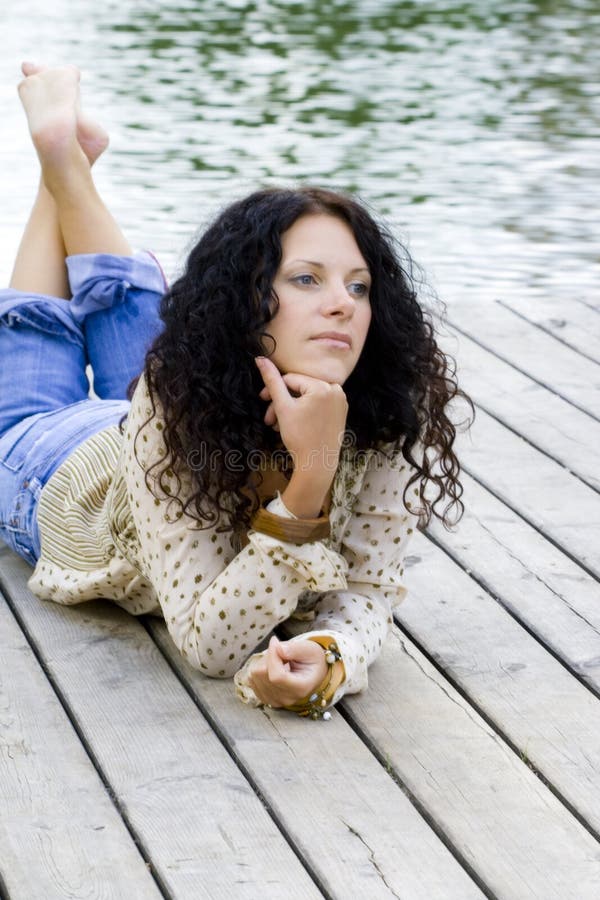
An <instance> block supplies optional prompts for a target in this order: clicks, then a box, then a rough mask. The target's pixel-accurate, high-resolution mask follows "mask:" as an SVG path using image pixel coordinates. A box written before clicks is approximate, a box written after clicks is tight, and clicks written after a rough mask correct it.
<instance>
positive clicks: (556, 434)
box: [445, 313, 600, 490]
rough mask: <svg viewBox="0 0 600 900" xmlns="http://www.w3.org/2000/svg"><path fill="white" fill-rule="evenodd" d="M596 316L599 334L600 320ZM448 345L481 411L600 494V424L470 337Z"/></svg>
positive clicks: (459, 373) (462, 381)
mask: <svg viewBox="0 0 600 900" xmlns="http://www.w3.org/2000/svg"><path fill="white" fill-rule="evenodd" d="M590 314H591V315H592V313H590ZM593 315H596V317H597V318H598V327H599V328H600V317H598V316H597V314H596V313H593ZM445 344H446V345H447V346H448V347H449V349H450V351H451V352H452V353H453V354H454V355H455V356H456V357H457V361H458V375H459V379H460V382H461V384H462V386H463V388H464V389H465V390H466V391H467V393H469V394H470V395H471V397H472V399H473V400H474V401H475V402H476V404H477V406H478V407H480V408H481V409H482V410H484V411H485V412H487V413H489V414H490V415H492V416H494V417H495V418H497V419H498V420H499V421H500V422H501V423H503V424H504V425H506V426H507V427H508V428H511V429H512V430H513V431H515V432H516V433H517V434H519V435H521V436H522V437H524V438H525V439H526V440H528V441H530V442H531V443H532V444H533V445H534V446H535V447H537V448H538V449H540V450H542V451H543V452H544V453H546V454H547V455H548V456H550V457H552V458H553V459H555V460H557V461H558V462H560V463H562V465H563V466H565V468H567V469H568V470H569V471H571V472H573V473H574V474H575V475H577V476H578V477H579V478H581V479H583V480H584V481H585V482H586V483H587V484H589V485H591V486H592V487H594V488H596V489H597V490H600V466H599V465H598V455H599V449H598V448H600V422H599V421H596V420H595V419H592V418H591V417H590V416H588V415H587V414H586V413H584V412H582V411H581V410H579V409H577V408H576V407H575V406H573V405H572V404H571V403H568V402H567V401H566V400H563V399H562V397H559V396H558V395H557V394H554V393H552V392H551V391H549V390H547V388H545V387H542V385H540V384H538V383H537V382H535V381H532V380H531V378H528V377H527V376H526V375H524V374H523V373H522V372H519V371H518V369H515V368H514V367H513V366H511V365H509V364H508V363H506V362H503V360H501V359H499V358H498V357H497V356H495V355H494V354H493V353H491V352H490V351H489V350H485V349H484V348H483V347H482V346H480V345H479V344H478V343H476V341H473V340H472V339H471V338H469V337H467V336H466V335H459V336H458V339H457V340H450V339H448V338H447V339H446V340H445ZM492 449H493V448H492Z"/></svg>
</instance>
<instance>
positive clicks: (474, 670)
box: [398, 535, 600, 850]
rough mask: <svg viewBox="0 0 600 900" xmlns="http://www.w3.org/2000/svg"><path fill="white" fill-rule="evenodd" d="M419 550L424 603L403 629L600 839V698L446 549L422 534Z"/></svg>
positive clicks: (599, 642) (405, 611)
mask: <svg viewBox="0 0 600 900" xmlns="http://www.w3.org/2000/svg"><path fill="white" fill-rule="evenodd" d="M413 546H414V551H413V552H414V555H413V556H412V557H411V559H412V560H413V565H411V567H410V569H409V570H408V577H407V582H408V585H409V589H410V590H411V592H412V595H413V597H415V598H418V599H417V602H413V603H410V602H408V603H406V604H404V606H402V607H400V609H399V610H398V621H400V622H401V623H402V625H404V626H406V627H407V628H408V629H409V631H410V634H411V636H412V637H414V638H415V639H416V640H418V642H419V645H420V646H421V647H423V648H424V649H425V650H426V651H427V653H428V654H429V655H431V656H432V657H433V658H435V660H436V663H437V664H438V665H439V666H441V667H442V669H443V670H444V672H446V673H448V675H449V676H450V677H451V678H452V680H453V681H454V683H455V684H457V685H458V686H459V687H460V688H461V689H462V690H463V691H465V692H466V693H467V695H468V697H469V699H470V700H471V701H472V702H473V703H475V704H476V705H477V707H478V708H479V709H481V710H482V711H483V712H484V713H485V715H486V717H487V718H488V720H491V721H492V722H493V723H494V725H495V727H496V728H497V729H498V730H499V731H500V732H501V733H502V734H504V735H506V736H507V737H508V739H509V740H510V742H511V743H512V745H513V746H516V747H518V749H519V751H520V752H521V753H522V755H523V757H524V758H527V759H528V760H529V762H530V763H531V764H532V765H533V766H534V767H535V769H536V770H537V771H538V772H540V773H541V775H542V776H543V777H544V778H545V779H546V780H547V781H548V782H549V783H550V784H552V785H553V787H554V788H555V789H556V790H557V791H558V792H559V794H560V795H561V796H562V797H563V798H565V799H566V800H567V802H568V803H569V804H570V805H571V807H572V808H574V809H576V810H577V811H578V813H579V814H580V815H581V817H582V818H584V819H585V820H586V821H587V822H588V823H589V825H590V826H591V828H592V829H593V830H594V831H595V832H596V834H600V699H599V698H598V697H597V696H596V695H594V694H593V693H591V692H590V691H589V690H588V689H587V688H586V687H585V686H584V685H582V684H581V683H580V682H579V681H578V680H577V679H576V678H573V676H572V674H571V673H570V672H569V671H568V670H567V669H565V668H564V666H562V665H561V664H560V662H558V661H557V660H556V659H555V658H554V657H553V656H552V655H551V654H550V653H548V652H547V650H546V649H545V648H544V646H543V645H542V644H540V643H538V641H537V640H535V638H533V637H532V636H531V635H530V634H528V632H527V631H525V630H524V629H523V628H522V627H521V626H520V625H519V623H518V622H516V621H515V620H514V619H513V618H512V617H511V616H510V615H508V613H507V612H506V611H505V610H504V609H503V608H502V606H501V605H500V604H498V603H496V602H495V600H494V599H493V598H492V597H490V595H489V594H487V593H485V592H484V591H483V590H482V589H481V588H480V587H479V586H478V585H477V584H476V583H475V582H473V581H472V580H471V579H470V578H469V576H468V575H467V574H466V573H465V572H464V571H463V570H462V569H461V568H460V567H459V566H458V565H457V564H456V563H454V562H453V561H452V560H451V559H450V558H449V557H448V556H447V555H446V554H445V553H443V551H442V550H440V549H439V548H438V547H435V546H434V545H433V544H432V543H431V542H430V541H427V540H426V538H425V537H423V535H417V539H416V540H415V542H414V545H413ZM595 650H596V656H598V655H600V636H599V635H598V633H596V644H595ZM598 849H599V850H600V846H599V848H598Z"/></svg>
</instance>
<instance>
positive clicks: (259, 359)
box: [254, 356, 265, 368]
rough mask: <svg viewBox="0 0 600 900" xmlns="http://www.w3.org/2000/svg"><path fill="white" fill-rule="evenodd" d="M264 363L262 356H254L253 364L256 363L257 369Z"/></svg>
mask: <svg viewBox="0 0 600 900" xmlns="http://www.w3.org/2000/svg"><path fill="white" fill-rule="evenodd" d="M264 361H265V358H264V356H255V357H254V362H255V363H256V365H257V366H258V367H259V368H260V366H262V364H263V363H264Z"/></svg>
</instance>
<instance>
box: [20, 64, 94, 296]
mask: <svg viewBox="0 0 600 900" xmlns="http://www.w3.org/2000/svg"><path fill="white" fill-rule="evenodd" d="M22 69H23V74H24V75H25V77H27V76H30V75H34V74H39V73H41V72H43V71H44V67H42V66H36V65H34V64H33V63H23V67H22ZM76 130H77V139H78V142H79V145H80V147H81V148H82V150H83V152H84V153H85V155H86V157H87V160H88V162H89V164H90V166H92V165H93V164H94V163H95V162H96V160H97V159H98V157H99V156H100V154H101V153H103V152H104V150H105V149H106V147H107V146H108V135H107V134H106V132H105V131H104V129H103V128H101V127H100V126H99V125H97V124H96V123H95V122H93V121H91V120H90V119H89V118H88V117H86V116H85V115H84V114H83V113H82V111H81V108H80V106H79V105H78V107H77V129H76ZM65 256H66V250H65V245H64V241H63V236H62V231H61V228H60V223H59V220H58V211H57V209H56V203H55V201H54V197H53V196H52V195H51V193H50V192H49V190H48V188H47V187H46V185H45V184H44V181H43V179H40V184H39V188H38V194H37V197H36V199H35V202H34V205H33V209H32V211H31V214H30V216H29V221H28V222H27V225H26V227H25V232H24V234H23V237H22V238H21V243H20V245H19V249H18V251H17V257H16V260H15V264H14V268H13V273H12V276H11V279H10V287H11V288H14V289H16V290H20V291H28V292H30V293H34V294H49V295H50V296H52V297H63V298H65V299H69V297H70V296H71V293H70V288H69V281H68V277H67V268H66V265H65Z"/></svg>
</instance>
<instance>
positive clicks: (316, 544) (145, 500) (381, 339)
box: [0, 64, 462, 718]
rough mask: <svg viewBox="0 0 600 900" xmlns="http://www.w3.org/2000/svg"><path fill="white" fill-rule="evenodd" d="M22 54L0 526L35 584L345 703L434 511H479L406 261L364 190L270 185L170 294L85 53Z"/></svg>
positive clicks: (241, 681)
mask: <svg viewBox="0 0 600 900" xmlns="http://www.w3.org/2000/svg"><path fill="white" fill-rule="evenodd" d="M23 73H24V75H25V79H24V81H23V82H22V83H21V85H20V88H19V90H20V96H21V100H22V103H23V106H24V108H25V112H26V114H27V118H28V123H29V127H30V131H31V134H32V138H33V141H34V145H35V147H36V150H37V153H38V156H39V159H40V163H41V170H42V178H41V183H40V189H39V193H38V196H37V199H36V202H35V204H34V208H33V211H32V214H31V218H30V220H29V223H28V225H27V228H26V231H25V235H24V237H23V241H22V243H21V246H20V248H19V252H18V255H17V261H16V264H15V269H14V272H13V276H12V279H11V285H10V288H9V289H8V290H6V291H4V292H2V293H1V294H0V354H1V359H2V374H1V376H0V462H1V465H0V507H1V509H0V536H1V537H2V538H3V540H4V541H5V542H6V543H7V544H8V545H9V546H10V547H12V548H13V549H14V550H16V551H17V552H18V553H20V554H21V555H22V556H23V557H24V558H25V559H27V560H28V561H29V562H30V563H32V564H33V565H35V569H34V572H33V575H32V576H31V579H30V582H29V584H30V587H31V588H32V590H33V591H34V593H36V594H37V595H38V596H39V597H42V598H45V599H53V600H55V601H56V602H59V603H65V604H68V603H78V602H81V601H84V600H88V599H92V598H95V597H105V598H109V599H112V600H113V601H115V602H116V603H118V604H119V605H120V606H122V607H123V608H125V609H127V610H129V611H130V612H132V613H134V614H142V613H159V614H162V615H163V616H164V618H165V621H166V624H167V627H168V629H169V632H170V634H171V636H172V638H173V640H174V642H175V644H176V645H177V647H178V648H179V650H180V652H181V653H182V654H183V655H184V656H185V657H186V658H187V660H188V661H189V662H190V664H191V665H192V666H194V667H196V668H198V669H199V670H200V671H202V672H204V673H205V674H207V675H209V676H214V677H230V676H235V684H236V690H237V693H238V695H239V697H240V699H242V700H243V701H245V702H248V703H252V704H267V705H269V706H273V707H285V708H287V709H290V710H292V711H295V712H298V713H299V714H300V715H309V716H311V717H313V718H318V717H320V716H321V715H323V714H324V713H325V714H326V715H328V713H326V712H325V711H326V710H327V709H328V707H329V706H331V705H332V704H333V703H335V702H337V700H338V699H339V698H340V697H341V696H343V694H344V693H348V692H355V691H359V690H361V689H363V688H364V687H366V684H367V669H368V666H369V665H370V663H371V662H372V661H373V660H374V659H375V658H376V656H377V655H378V653H379V651H380V648H381V645H382V642H383V640H384V637H385V634H386V632H387V630H388V628H389V625H390V623H391V621H392V618H391V616H392V608H393V607H394V606H395V605H396V604H397V603H399V602H400V600H401V599H402V598H403V596H404V594H405V589H404V586H403V580H402V576H403V568H402V559H403V556H404V553H405V548H406V543H407V541H408V539H409V537H410V534H411V533H412V531H413V530H414V528H415V527H416V525H417V524H418V522H419V518H420V519H421V520H422V521H424V522H426V521H428V520H429V518H430V516H431V515H437V516H438V517H439V518H441V519H442V520H443V521H445V522H447V521H448V519H449V514H450V511H452V509H453V508H454V509H455V510H456V511H458V512H459V513H460V511H461V503H460V495H461V492H462V489H461V486H460V482H459V477H458V476H459V465H458V461H457V459H456V456H455V454H454V452H453V440H454V436H455V430H454V427H453V425H452V424H451V422H450V420H449V418H448V416H447V404H448V402H449V401H450V400H451V399H452V398H453V397H455V396H456V395H457V393H460V392H459V391H458V388H457V386H456V383H455V380H454V374H453V371H452V370H451V368H450V365H449V362H448V360H447V359H446V357H445V356H444V355H443V354H442V353H441V352H440V350H439V349H438V348H437V345H436V343H435V340H434V337H433V334H432V329H431V327H430V325H429V324H428V323H427V322H426V321H425V320H424V317H423V314H422V311H421V309H420V307H419V305H418V303H417V300H416V297H415V292H414V290H413V286H412V283H411V280H410V277H409V275H408V274H407V272H406V271H404V269H403V268H402V266H401V264H400V262H399V260H398V258H397V257H396V255H395V252H394V249H393V245H392V242H391V239H390V238H389V237H388V236H387V235H386V234H385V233H384V232H382V230H381V229H380V228H379V227H378V226H377V225H376V224H375V222H374V221H373V219H372V218H371V216H370V215H369V214H368V213H367V212H366V210H365V209H364V208H363V207H361V206H360V205H359V204H358V203H356V202H355V201H353V200H350V199H348V198H345V197H342V196H340V195H338V194H334V193H332V192H329V191H323V190H318V189H310V188H305V189H301V190H289V191H286V190H266V191H261V192H257V193H255V194H252V195H251V196H250V197H248V198H246V199H245V200H242V201H240V202H238V203H235V204H233V205H232V206H230V207H229V208H228V209H226V210H225V211H224V212H223V213H222V214H221V215H220V216H219V217H218V218H217V220H216V221H215V222H214V223H213V225H212V226H211V227H210V228H209V229H208V230H207V232H206V233H205V234H204V235H203V237H202V238H201V239H200V240H199V241H198V243H197V245H196V246H195V247H194V249H193V250H192V252H191V254H190V256H189V259H188V261H187V266H186V270H185V272H184V274H183V275H182V277H181V278H179V279H178V280H177V281H176V282H175V284H174V285H173V286H172V288H170V289H167V290H166V293H165V294H164V296H163V297H162V299H161V296H162V294H163V292H164V290H165V288H166V285H165V284H164V280H163V277H162V274H161V271H160V269H159V267H158V265H157V263H156V261H155V260H154V259H153V258H152V257H151V256H149V255H147V254H136V255H134V254H132V251H131V248H130V246H129V244H128V242H127V241H126V239H125V238H124V236H123V234H122V233H121V231H120V229H119V228H118V226H117V225H116V223H115V222H114V220H113V219H112V217H111V215H110V214H109V212H108V211H107V209H106V207H105V206H104V204H103V203H102V201H101V199H100V197H99V196H98V194H97V192H96V190H95V187H94V183H93V180H92V176H91V166H92V164H93V162H94V161H95V159H96V157H97V156H98V155H99V154H100V153H101V152H102V150H103V149H104V148H105V147H106V145H107V142H108V141H107V137H106V135H105V134H104V132H103V131H102V130H101V129H100V128H99V127H98V126H97V125H95V123H93V122H90V121H89V120H87V119H86V118H85V117H84V116H83V115H82V113H81V111H80V107H79V73H78V72H77V70H76V69H74V68H72V67H65V68H61V69H42V68H40V67H37V66H34V65H32V64H24V65H23ZM69 298H72V299H69ZM159 311H160V316H159V314H158V313H159ZM87 364H89V365H90V366H91V368H92V370H93V374H94V391H95V394H96V398H97V399H90V397H89V396H88V394H89V385H88V381H87V378H86V375H85V371H86V365H87ZM140 372H141V373H142V374H141V376H140V377H138V378H137V381H134V383H133V385H132V388H131V389H130V396H131V403H129V402H128V401H127V400H126V395H127V387H128V384H129V383H130V381H131V380H132V379H135V378H136V376H139V375H140ZM125 418H126V424H124V425H122V426H121V427H120V425H119V423H120V422H121V421H122V420H124V419H125ZM431 488H433V491H432V490H431ZM426 489H427V492H426ZM277 626H281V631H280V633H281V634H283V636H285V640H282V639H280V638H278V637H276V636H275V635H272V636H271V638H270V640H269V644H268V648H267V649H266V650H263V651H261V652H253V651H255V650H256V648H257V646H259V645H260V643H261V642H262V641H263V640H264V639H265V638H267V636H268V635H269V634H271V632H273V629H274V628H276V627H277Z"/></svg>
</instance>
